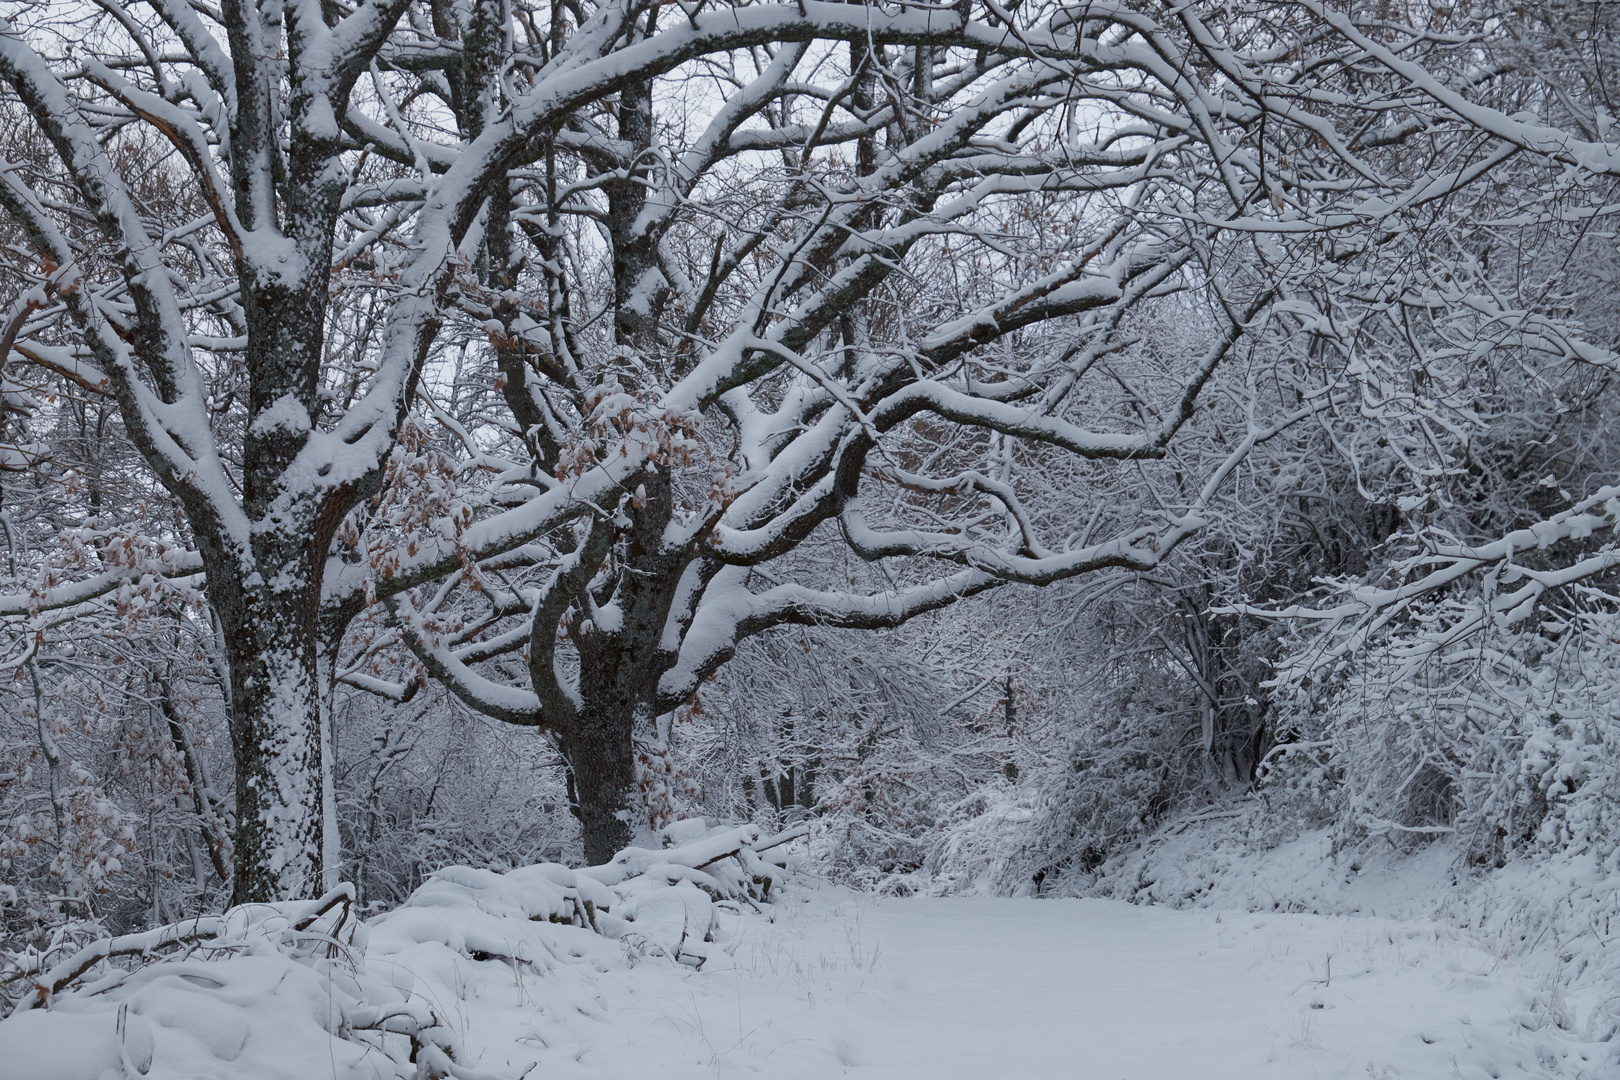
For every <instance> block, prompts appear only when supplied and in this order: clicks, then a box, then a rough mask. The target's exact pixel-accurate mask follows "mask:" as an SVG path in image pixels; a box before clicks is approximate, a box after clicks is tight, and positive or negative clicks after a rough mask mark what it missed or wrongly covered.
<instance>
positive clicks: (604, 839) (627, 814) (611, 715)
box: [564, 709, 645, 866]
mask: <svg viewBox="0 0 1620 1080" xmlns="http://www.w3.org/2000/svg"><path fill="white" fill-rule="evenodd" d="M634 727H635V724H634V720H633V717H632V714H631V712H630V711H629V710H620V709H592V710H589V711H587V710H581V712H580V714H579V722H578V725H577V727H576V728H575V730H574V731H572V732H570V734H569V737H568V739H567V740H566V741H565V744H564V749H565V751H566V753H567V755H568V760H569V764H570V765H571V766H572V768H573V770H574V787H575V792H576V794H577V796H578V798H579V819H580V825H581V827H582V831H583V833H584V840H585V862H586V864H587V865H589V866H597V865H600V864H601V863H605V862H607V861H609V860H610V859H612V858H613V856H614V855H616V854H618V853H619V852H620V851H622V850H623V849H625V848H626V847H629V846H630V843H631V842H632V840H634V838H635V833H636V828H637V826H638V825H640V824H642V823H643V821H644V819H645V814H644V813H643V812H641V808H640V806H639V803H640V791H639V789H638V787H637V784H636V753H635V738H634Z"/></svg>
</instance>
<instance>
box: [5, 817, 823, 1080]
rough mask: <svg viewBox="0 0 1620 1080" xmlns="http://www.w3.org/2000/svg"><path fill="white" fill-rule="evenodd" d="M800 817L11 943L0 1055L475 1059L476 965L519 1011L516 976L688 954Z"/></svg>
mask: <svg viewBox="0 0 1620 1080" xmlns="http://www.w3.org/2000/svg"><path fill="white" fill-rule="evenodd" d="M800 834H801V833H800V832H792V833H789V834H785V835H784V836H779V837H776V838H772V839H766V838H763V837H762V836H761V834H760V831H759V830H758V829H757V828H755V827H753V826H746V827H742V828H723V827H714V826H710V825H707V824H705V823H704V822H703V821H701V820H699V821H684V822H678V823H676V824H674V825H672V826H670V827H669V828H667V829H665V830H664V831H663V832H662V833H661V834H660V836H659V837H658V838H657V839H658V840H659V841H660V842H661V843H663V844H667V845H668V846H662V847H657V848H630V849H626V850H625V851H623V852H620V854H619V855H618V856H617V857H615V858H614V860H613V861H612V862H611V863H608V864H606V865H603V866H596V867H590V868H586V869H581V870H573V869H570V868H568V867H565V866H562V865H559V864H556V863H541V864H537V865H532V866H525V867H519V868H516V869H513V870H510V871H508V872H506V873H504V874H502V873H496V872H494V871H491V870H487V869H480V868H474V867H466V866H455V867H447V868H444V869H442V870H440V871H438V872H436V873H434V874H433V875H431V876H430V877H429V878H428V879H427V880H426V881H425V882H424V883H423V884H422V885H421V886H420V887H418V888H417V889H416V890H415V891H414V892H413V893H412V894H411V896H410V897H409V898H408V899H407V900H406V901H405V903H404V904H402V905H400V906H399V907H398V908H396V909H394V910H393V911H390V912H388V913H386V914H384V915H381V916H379V917H377V918H374V919H372V920H370V921H365V922H362V921H361V920H360V919H359V918H358V913H357V911H356V908H355V892H354V889H353V887H352V886H350V885H343V886H340V887H339V888H338V889H335V890H333V891H332V892H330V893H328V894H327V895H326V896H324V897H322V898H320V899H318V900H315V901H308V902H299V903H286V904H250V905H245V906H242V907H237V908H232V909H231V910H229V911H228V912H226V913H225V914H224V915H223V916H203V917H199V918H196V919H192V920H188V921H186V922H183V923H178V924H174V925H170V926H165V927H160V928H157V929H154V930H151V931H146V932H144V933H141V934H136V935H128V936H124V937H117V938H113V937H107V936H102V937H99V938H96V939H94V940H91V941H88V942H84V943H75V945H74V946H73V947H69V946H68V945H67V944H66V943H64V945H63V947H62V948H59V949H54V950H47V951H43V952H42V951H39V950H32V951H28V952H25V953H21V954H16V955H12V956H9V957H7V958H6V964H5V970H4V973H3V975H0V986H3V987H4V988H5V990H4V994H5V997H4V1001H5V1003H6V1005H7V1007H8V1011H9V1016H8V1017H7V1018H6V1019H5V1020H3V1021H0V1063H4V1067H5V1069H6V1070H7V1075H11V1074H12V1071H14V1070H21V1071H20V1072H18V1073H17V1075H26V1076H29V1077H30V1078H31V1080H98V1078H100V1077H101V1076H103V1075H104V1073H106V1072H107V1071H109V1070H110V1071H111V1074H112V1075H117V1076H126V1075H134V1074H145V1073H146V1072H147V1071H148V1070H149V1069H150V1068H151V1066H152V1063H153V1061H154V1059H156V1060H160V1061H162V1062H163V1063H164V1064H165V1066H166V1072H165V1074H166V1075H181V1076H214V1075H233V1076H235V1075H241V1076H248V1075H251V1076H255V1077H264V1078H278V1080H279V1078H283V1077H284V1078H286V1080H295V1078H296V1080H305V1078H307V1077H309V1076H314V1075H320V1076H332V1077H336V1078H339V1080H407V1078H409V1080H438V1078H456V1080H480V1078H486V1077H491V1076H493V1075H495V1074H493V1073H490V1072H488V1071H486V1070H483V1069H480V1068H475V1067H473V1066H471V1065H469V1064H468V1062H469V1061H471V1060H475V1058H476V1055H474V1054H471V1053H468V1052H466V1048H464V1047H463V1046H462V1045H461V1038H462V1036H461V1034H460V1033H461V1032H462V1031H463V1030H464V1028H465V1023H464V1017H463V1016H462V1015H461V1014H462V1010H463V1009H464V1008H465V1006H466V1003H467V1001H469V1000H470V999H473V998H478V999H479V1002H480V1008H481V1009H484V1010H489V1009H491V1008H494V1007H496V1005H495V1002H496V1001H497V1000H500V999H501V995H500V994H499V993H498V992H491V991H492V990H493V989H494V987H493V986H492V984H494V983H499V984H501V985H503V986H505V987H506V988H507V989H510V988H511V987H512V986H513V984H514V982H515V983H516V986H517V988H518V991H519V993H518V1003H519V1004H526V1006H527V1009H528V1011H529V1012H530V1013H531V1014H532V1013H533V1012H534V1004H533V1001H532V995H531V994H529V993H528V992H526V991H525V990H524V987H525V979H530V980H533V982H534V983H535V984H549V985H552V986H553V988H554V989H553V993H561V994H562V995H563V996H564V998H565V999H567V998H569V997H570V996H571V997H573V998H578V999H580V1000H586V999H588V997H589V994H590V990H589V986H590V980H591V977H592V976H594V974H595V973H596V972H600V971H606V970H608V969H609V968H610V967H612V966H622V965H624V964H626V963H630V964H634V963H636V962H639V961H641V960H644V959H649V958H653V959H659V960H662V961H664V962H670V963H681V964H686V965H688V966H692V967H699V966H701V965H702V964H703V963H704V962H705V961H706V959H707V958H708V956H709V954H710V951H711V950H717V949H718V948H720V947H721V944H719V943H716V938H717V937H718V938H725V937H727V936H728V935H729V934H732V933H733V932H735V931H736V930H737V925H736V924H737V920H738V919H739V918H740V916H741V913H742V912H744V911H746V910H749V909H751V908H754V907H756V906H757V905H758V904H759V903H761V902H763V901H767V900H769V899H772V898H773V897H774V896H775V895H777V894H779V892H780V888H779V886H780V885H781V884H782V883H783V882H784V881H785V880H786V877H787V875H786V871H785V869H784V868H785V865H786V862H787V860H786V859H785V857H784V856H783V855H782V852H783V850H784V845H785V843H786V842H787V840H790V839H793V838H795V837H797V836H798V835H800ZM558 984H560V985H558ZM571 1009H572V1004H571V1003H570V1011H571ZM502 1075H504V1074H502Z"/></svg>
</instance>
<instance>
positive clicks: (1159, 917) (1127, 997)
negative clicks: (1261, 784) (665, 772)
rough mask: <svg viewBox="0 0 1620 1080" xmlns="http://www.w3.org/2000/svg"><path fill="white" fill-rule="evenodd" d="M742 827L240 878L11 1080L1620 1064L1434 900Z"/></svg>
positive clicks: (1375, 1069)
mask: <svg viewBox="0 0 1620 1080" xmlns="http://www.w3.org/2000/svg"><path fill="white" fill-rule="evenodd" d="M739 835H743V834H742V833H741V832H740V831H738V830H732V831H726V830H719V831H716V832H714V833H712V834H708V835H704V830H703V829H702V827H701V826H700V827H699V828H698V829H697V830H696V833H695V834H694V836H693V837H691V838H689V842H688V843H687V844H686V845H685V846H676V847H672V848H665V849H662V850H647V849H632V850H631V851H630V852H627V853H625V855H623V856H621V858H620V859H618V860H615V863H613V864H610V865H609V866H607V867H598V868H593V869H592V870H589V871H578V872H576V871H571V870H568V869H566V868H564V867H560V866H552V865H545V866H537V867H528V868H524V869H521V870H516V871H512V872H510V873H508V874H504V875H503V874H495V873H492V872H490V871H487V870H471V869H468V868H465V867H452V868H449V869H447V870H445V871H441V872H440V873H439V874H437V875H435V876H434V877H433V878H432V879H431V880H430V881H429V882H428V883H427V884H425V885H424V886H422V888H421V889H419V890H418V891H417V892H416V893H415V894H414V895H413V896H412V898H411V900H410V902H409V903H407V904H406V905H405V906H403V907H401V908H399V909H397V910H396V911H393V912H390V913H387V914H385V915H383V916H381V917H379V918H377V919H374V920H372V921H371V922H370V923H369V924H367V925H366V927H365V928H363V929H362V930H361V931H360V932H358V933H353V932H352V930H351V929H349V928H350V927H352V925H353V924H352V923H343V922H341V921H340V922H332V921H331V920H333V919H335V918H336V917H337V916H336V912H337V911H338V910H339V909H337V908H332V909H330V912H329V914H328V915H326V916H322V918H325V919H326V920H328V921H326V922H319V921H316V922H311V919H313V918H314V916H312V915H308V914H306V913H307V912H312V911H314V910H315V907H314V906H303V907H300V906H298V905H291V906H289V907H288V908H287V911H286V912H284V913H278V912H277V910H276V909H271V908H269V907H267V906H260V907H258V908H252V909H237V910H236V912H235V913H233V914H232V915H230V916H228V917H227V919H225V920H223V921H221V922H220V924H219V926H220V928H219V932H218V934H217V935H216V937H215V938H214V939H213V942H214V943H213V944H211V945H207V946H205V947H204V946H199V948H201V949H202V951H199V952H196V953H194V954H190V955H187V956H180V957H171V958H170V959H167V960H164V961H162V962H157V963H149V964H147V965H145V966H142V967H140V968H138V969H137V970H135V971H134V972H132V973H128V974H125V973H122V972H118V971H103V970H100V969H94V970H91V971H90V974H89V975H87V976H86V978H87V979H88V980H90V981H88V982H86V983H84V984H83V985H81V986H80V987H79V988H78V989H76V990H71V991H70V990H66V989H64V990H63V991H62V992H60V993H58V994H56V995H55V996H54V997H49V996H47V997H46V1000H47V1001H48V1002H49V1004H50V1008H49V1010H45V1009H35V1010H32V1011H20V1012H18V1013H16V1014H14V1015H13V1016H11V1017H10V1018H9V1019H7V1020H5V1021H3V1022H0V1080H139V1078H140V1077H141V1076H146V1077H148V1078H149V1080H319V1078H320V1077H328V1076H329V1077H331V1078H332V1080H385V1078H386V1080H403V1078H405V1077H409V1076H412V1075H417V1076H420V1075H431V1076H445V1075H451V1076H456V1077H459V1078H460V1080H517V1078H519V1077H532V1078H534V1080H549V1078H553V1077H557V1078H562V1077H580V1078H585V1077H589V1078H592V1080H616V1078H622V1080H666V1078H667V1080H682V1078H694V1080H695V1078H699V1077H703V1078H713V1077H747V1076H761V1077H780V1078H783V1080H793V1078H807V1080H808V1078H823V1077H836V1076H849V1077H856V1078H866V1080H952V1078H958V1077H960V1078H963V1080H966V1078H973V1080H1003V1078H1019V1077H1029V1078H1049V1077H1050V1078H1066V1077H1074V1078H1083V1080H1157V1078H1165V1080H1172V1078H1173V1080H1188V1078H1198V1080H1220V1078H1223V1077H1231V1078H1243V1080H1251V1078H1252V1080H1266V1078H1277V1080H1301V1078H1311V1077H1357V1078H1359V1077H1364V1076H1371V1077H1374V1078H1384V1077H1403V1078H1410V1077H1435V1078H1447V1077H1458V1078H1464V1080H1479V1078H1491V1080H1503V1078H1507V1077H1558V1078H1590V1080H1596V1078H1599V1077H1614V1076H1616V1075H1620V1067H1617V1063H1616V1059H1615V1058H1614V1057H1613V1054H1612V1049H1611V1044H1605V1043H1598V1042H1583V1041H1582V1039H1581V1037H1580V1036H1577V1035H1576V1034H1574V1033H1575V1032H1581V1031H1584V1030H1589V1025H1587V1024H1586V1019H1587V1018H1588V1016H1590V1015H1591V1014H1592V1012H1593V1010H1594V1009H1596V1008H1598V1007H1599V1006H1600V1005H1601V1003H1602V999H1603V997H1604V995H1605V993H1606V992H1608V991H1612V988H1605V987H1604V986H1602V985H1600V984H1592V985H1588V986H1585V987H1582V988H1580V989H1577V990H1576V991H1574V992H1572V996H1571V997H1569V998H1566V997H1565V996H1563V995H1562V994H1561V993H1560V992H1559V991H1558V990H1557V988H1556V987H1557V985H1558V984H1556V983H1555V981H1554V979H1555V978H1556V972H1557V969H1556V968H1546V967H1537V966H1535V965H1529V966H1524V965H1521V963H1520V962H1518V961H1515V960H1510V959H1504V958H1503V956H1502V955H1501V954H1500V951H1499V950H1493V949H1492V948H1490V947H1488V942H1487V939H1485V938H1476V937H1474V936H1472V934H1471V932H1469V931H1466V930H1461V929H1457V928H1456V927H1455V924H1453V923H1448V922H1446V921H1445V920H1443V919H1436V918H1429V917H1423V916H1419V915H1395V916H1391V915H1388V914H1372V915H1368V914H1363V915H1359V916H1353V915H1347V914H1340V915H1326V914H1308V913H1301V912H1287V911H1278V910H1264V911H1260V912H1256V911H1254V910H1252V909H1251V910H1242V909H1241V908H1237V907H1233V908H1230V909H1228V910H1221V909H1220V908H1219V907H1204V908H1187V909H1176V908H1172V907H1169V906H1141V905H1133V904H1129V903H1126V902H1123V901H1121V900H1112V899H1031V898H1022V899H1017V898H999V897H987V896H955V897H912V898H905V899H900V898H879V897H874V896H869V895H863V894H857V893H853V892H850V891H848V890H845V889H842V888H839V887H835V886H830V885H818V884H815V883H813V882H809V881H807V880H806V879H805V878H803V877H798V878H795V879H792V880H791V881H790V882H789V883H788V884H787V886H786V891H785V895H783V888H782V887H781V882H780V879H779V878H778V877H777V876H776V875H777V872H776V871H773V870H771V869H770V867H769V866H768V864H767V863H766V862H764V861H762V860H761V859H760V857H759V856H758V855H755V854H752V853H751V849H750V850H744V851H741V852H740V853H739V852H738V851H737V849H738V845H739V843H743V842H744V841H739V840H738V839H737V837H738V836H739ZM746 835H747V836H753V835H757V834H756V833H748V834H746ZM744 840H746V837H745V838H744ZM760 842H761V843H763V841H760ZM762 850H764V849H763V848H762ZM778 850H780V849H778ZM725 851H732V852H733V853H734V854H733V855H731V856H726V857H725V858H724V859H719V860H717V858H716V853H719V852H725ZM727 859H736V860H738V862H737V863H731V862H727V861H726V860H727ZM726 866H730V867H731V869H730V870H727V869H725V867H726ZM750 867H751V868H752V869H751V870H750V869H748V868H750ZM705 868H706V869H705ZM750 882H752V883H753V886H754V891H755V894H756V895H757V893H758V889H759V887H760V886H761V885H762V883H764V884H770V883H773V882H774V883H775V887H774V888H771V889H770V894H771V895H772V896H773V897H775V898H776V902H774V903H771V904H764V905H756V904H755V903H754V901H753V900H752V899H750V898H749V888H748V886H749V883H750ZM721 893H729V894H730V895H731V896H732V897H733V898H732V899H725V900H720V901H718V902H713V901H711V899H710V898H711V897H712V896H715V895H717V894H721ZM1205 898H1206V899H1208V897H1207V895H1206V897H1205ZM238 924H240V925H238ZM233 927H234V929H233ZM304 927H307V928H308V929H307V931H303V930H301V929H300V928H304ZM351 934H352V936H351ZM333 935H336V936H335V937H334V936H333ZM705 938H707V939H709V940H704V939H705ZM209 949H212V950H213V952H209V951H208V950H209ZM209 957H213V958H211V959H210V958H209ZM76 964H77V961H68V962H67V967H69V968H72V967H74V966H75V965H76ZM57 970H61V968H58V969H57ZM41 978H44V979H45V981H46V982H51V978H50V977H46V976H41ZM382 1032H394V1033H395V1034H387V1035H385V1034H381V1033H382ZM413 1036H414V1037H415V1038H416V1039H418V1041H419V1044H420V1045H421V1046H422V1047H424V1048H425V1049H424V1050H423V1053H424V1055H425V1056H424V1057H423V1058H422V1065H421V1067H420V1068H418V1066H416V1065H413V1064H411V1063H410V1062H409V1061H408V1060H407V1058H408V1056H409V1050H410V1038H411V1037H413ZM434 1046H437V1047H441V1048H443V1049H444V1051H445V1053H443V1054H440V1053H438V1051H435V1050H433V1049H432V1048H433V1047H434ZM435 1054H437V1055H438V1056H434V1055H435ZM447 1054H448V1055H453V1056H454V1059H455V1060H454V1061H453V1062H452V1061H451V1060H450V1057H448V1056H446V1055H447Z"/></svg>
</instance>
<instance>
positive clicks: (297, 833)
mask: <svg viewBox="0 0 1620 1080" xmlns="http://www.w3.org/2000/svg"><path fill="white" fill-rule="evenodd" d="M214 602H215V605H216V609H218V610H219V614H220V621H221V622H222V623H223V624H224V626H225V640H226V648H227V649H228V653H229V657H230V668H231V742H232V744H233V746H234V747H235V751H236V844H235V859H234V864H235V880H234V881H233V883H232V889H231V902H232V903H233V904H245V903H256V902H264V901H275V900H289V899H294V898H297V897H301V896H313V895H315V894H316V893H318V892H319V891H320V886H321V876H320V870H321V850H322V792H321V771H322V770H321V765H322V762H321V752H322V746H321V743H322V739H321V703H320V693H319V690H318V683H317V676H318V673H317V666H316V651H317V648H316V635H315V629H314V626H313V622H314V619H313V614H314V604H313V602H312V600H311V598H310V595H309V590H308V589H295V590H293V591H292V592H291V595H289V594H288V593H287V592H285V591H281V590H277V589H276V588H274V586H271V587H260V588H257V589H254V588H248V589H242V590H233V591H232V595H231V596H229V597H227V598H220V597H216V598H215V601H214Z"/></svg>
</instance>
